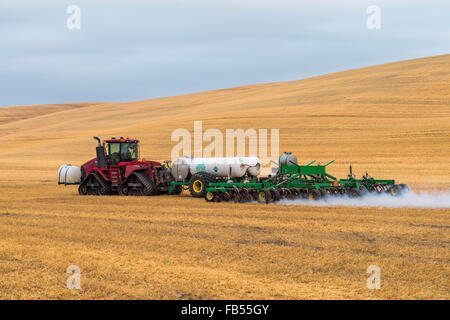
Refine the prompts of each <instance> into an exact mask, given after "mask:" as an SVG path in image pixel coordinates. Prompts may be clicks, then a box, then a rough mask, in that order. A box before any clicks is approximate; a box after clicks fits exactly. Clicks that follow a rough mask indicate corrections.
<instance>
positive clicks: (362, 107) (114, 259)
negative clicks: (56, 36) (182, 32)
mask: <svg viewBox="0 0 450 320" xmlns="http://www.w3.org/2000/svg"><path fill="white" fill-rule="evenodd" d="M24 94H26V93H24ZM197 120H202V121H203V130H206V129H209V128H218V129H220V130H222V132H225V129H227V128H228V129H237V128H242V129H244V130H245V129H249V128H254V129H260V128H268V129H270V128H277V129H279V130H280V152H283V151H291V152H293V153H295V154H296V155H297V156H298V158H299V161H300V162H301V163H305V162H309V161H310V160H317V161H321V162H324V161H326V162H327V161H329V160H331V159H335V160H336V162H335V163H334V164H333V165H332V166H330V167H329V171H330V173H332V174H333V175H336V176H339V177H342V176H344V175H346V173H347V169H348V165H349V164H350V163H351V164H352V165H353V169H354V172H356V173H357V174H358V175H360V174H363V173H364V172H365V171H366V170H368V171H369V173H370V174H372V175H374V176H375V177H377V178H395V179H396V180H398V181H399V182H402V183H407V184H409V185H410V186H411V187H412V188H414V189H416V190H433V189H441V190H449V187H450V170H449V169H448V165H449V163H450V55H443V56H436V57H430V58H423V59H416V60H408V61H402V62H396V63H390V64H384V65H378V66H373V67H368V68H362V69H356V70H349V71H345V72H339V73H334V74H329V75H324V76H319V77H314V78H309V79H304V80H298V81H291V82H283V83H268V84H262V85H250V86H243V87H238V88H230V89H223V90H215V91H209V92H202V93H195V94H188V95H181V96H174V97H167V98H160V99H152V100H143V101H132V102H126V103H108V102H101V103H100V102H98V103H94V102H93V103H72V104H61V105H42V106H17V107H4V108H0V134H1V136H2V151H1V152H0V163H1V166H0V235H1V237H0V274H1V277H0V298H2V299H17V298H19V299H24V298H28V299H42V298H48V299H61V298H66V299H94V298H96V299H98V298H121V299H142V298H144V299H192V298H194V299H215V298H221V299H233V298H234V299H245V298H247V299H336V298H341V299H342V298H344V299H380V298H383V299H405V298H407V299H449V298H450V296H449V290H448V288H449V287H450V282H449V281H450V280H449V277H448V275H449V272H450V269H449V263H448V262H449V260H450V256H449V252H450V250H449V237H448V228H449V216H448V210H446V209H421V208H384V209H380V208H369V207H333V206H329V207H314V206H286V205H282V204H273V205H260V204H231V203H217V204H211V203H206V202H205V201H204V200H203V199H193V198H191V197H189V196H188V195H182V196H158V197H119V196H110V197H92V196H87V197H82V196H79V195H78V194H77V190H76V188H75V187H71V186H67V187H63V186H57V185H56V173H57V169H58V167H59V166H60V165H62V164H66V163H71V164H75V165H80V164H82V163H83V162H85V161H87V160H88V159H91V158H93V157H94V153H95V141H94V140H93V139H92V136H94V135H96V136H100V137H102V138H106V137H109V136H130V137H137V138H139V139H140V140H141V150H142V153H143V155H144V157H145V158H146V159H147V160H149V159H154V160H165V159H169V157H170V153H171V149H172V147H173V146H174V145H175V143H174V142H171V133H172V131H173V130H175V129H177V128H186V129H188V130H190V131H191V132H192V130H193V122H194V121H197ZM374 264H375V265H378V266H380V268H381V270H382V271H381V274H382V288H381V290H368V289H367V287H366V279H367V277H368V275H367V273H366V269H367V267H368V266H369V265H374ZM69 265H78V266H79V267H80V268H81V272H82V280H81V281H82V282H81V286H82V290H80V291H77V290H75V291H73V290H68V289H67V288H66V279H67V277H68V274H67V273H66V268H67V267H68V266H69Z"/></svg>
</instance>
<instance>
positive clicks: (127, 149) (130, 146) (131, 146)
mask: <svg viewBox="0 0 450 320" xmlns="http://www.w3.org/2000/svg"><path fill="white" fill-rule="evenodd" d="M120 158H121V160H122V161H132V160H137V159H138V147H137V143H136V142H122V143H121V144H120Z"/></svg>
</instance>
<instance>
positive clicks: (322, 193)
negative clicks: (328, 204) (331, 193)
mask: <svg viewBox="0 0 450 320" xmlns="http://www.w3.org/2000/svg"><path fill="white" fill-rule="evenodd" d="M319 192H320V197H321V198H325V197H326V196H327V195H328V191H327V189H324V188H320V189H319Z"/></svg>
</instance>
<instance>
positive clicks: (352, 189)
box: [348, 188, 362, 198]
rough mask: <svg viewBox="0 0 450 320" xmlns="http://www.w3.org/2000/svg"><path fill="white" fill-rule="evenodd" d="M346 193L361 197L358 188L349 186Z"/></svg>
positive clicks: (352, 196)
mask: <svg viewBox="0 0 450 320" xmlns="http://www.w3.org/2000/svg"><path fill="white" fill-rule="evenodd" d="M348 195H349V197H350V198H359V197H361V195H362V192H361V190H359V189H358V188H351V189H350V190H348Z"/></svg>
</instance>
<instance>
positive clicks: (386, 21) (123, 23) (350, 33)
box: [0, 0, 450, 106]
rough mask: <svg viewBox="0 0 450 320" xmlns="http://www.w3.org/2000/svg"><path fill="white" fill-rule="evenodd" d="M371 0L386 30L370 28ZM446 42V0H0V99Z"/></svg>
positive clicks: (130, 96) (201, 80)
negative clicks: (72, 9) (74, 17)
mask: <svg viewBox="0 0 450 320" xmlns="http://www.w3.org/2000/svg"><path fill="white" fill-rule="evenodd" d="M69 5H77V6H79V8H80V9H81V20H80V21H81V28H80V29H79V30H77V29H74V30H69V29H68V28H67V23H66V22H67V19H68V18H69V16H70V15H69V14H67V12H66V11H67V7H68V6H69ZM370 5H378V6H379V7H380V8H381V29H379V30H376V29H375V30H370V29H368V28H367V24H366V22H367V19H368V18H369V14H367V13H366V10H367V8H368V6H370ZM447 53H450V1H449V0H442V1H441V0H408V1H406V0H370V1H367V0H341V1H336V0H314V1H313V0H311V1H300V0H297V1H294V0H290V1H289V0H272V1H269V0H259V1H257V0H240V1H235V0H209V1H198V0H191V1H190V0H184V1H181V0H179V1H172V0H165V1H152V0H148V1H137V0H122V1H114V0H108V1H106V0H105V1H100V0H99V1H95V0H71V1H66V0H55V1H42V0H41V1H36V0H27V1H25V0H0V81H1V82H0V106H6V105H24V104H44V103H63V102H82V101H113V102H119V101H129V100H139V99H149V98H155V97H163V96H169V95H178V94H183V93H190V92H199V91H205V90H210V89H219V88H227V87H232V86H239V85H245V84H256V83H264V82H276V81H286V80H296V79H302V78H307V77H310V76H314V75H320V74H326V73H330V72H335V71H340V70H346V69H350V68H357V67H364V66H369V65H374V64H380V63H385V62H392V61H398V60H404V59H411V58H419V57H425V56H432V55H439V54H447Z"/></svg>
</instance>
